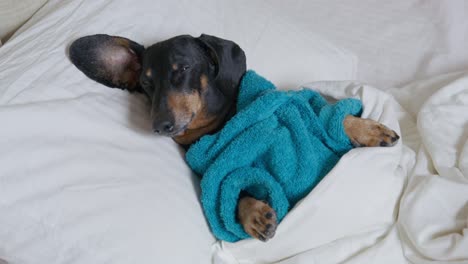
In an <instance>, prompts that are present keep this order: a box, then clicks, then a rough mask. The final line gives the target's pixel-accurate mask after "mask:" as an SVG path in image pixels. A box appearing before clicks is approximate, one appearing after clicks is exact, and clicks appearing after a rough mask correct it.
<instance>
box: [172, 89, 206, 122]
mask: <svg viewBox="0 0 468 264" xmlns="http://www.w3.org/2000/svg"><path fill="white" fill-rule="evenodd" d="M167 104H168V106H169V109H171V111H172V112H173V113H174V119H175V120H179V121H180V122H182V123H185V122H190V121H191V119H192V115H193V114H197V113H198V112H199V111H200V109H201V108H202V102H201V98H200V95H199V94H198V93H197V92H194V93H190V94H187V93H176V92H175V93H171V94H169V95H168V97H167Z"/></svg>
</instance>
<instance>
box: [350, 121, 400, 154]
mask: <svg viewBox="0 0 468 264" xmlns="http://www.w3.org/2000/svg"><path fill="white" fill-rule="evenodd" d="M343 125H344V128H345V132H346V135H348V137H349V139H350V140H351V143H352V144H353V145H354V146H355V147H391V146H394V145H395V144H396V143H397V142H398V139H400V136H399V135H398V134H397V133H396V132H395V131H393V130H391V129H390V128H388V127H386V126H384V125H382V124H380V123H378V122H376V121H374V120H371V119H364V118H358V117H354V116H347V117H346V118H345V120H344V122H343Z"/></svg>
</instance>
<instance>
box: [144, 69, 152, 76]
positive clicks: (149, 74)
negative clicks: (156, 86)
mask: <svg viewBox="0 0 468 264" xmlns="http://www.w3.org/2000/svg"><path fill="white" fill-rule="evenodd" d="M145 74H146V77H151V75H152V72H151V68H148V69H147V70H146V72H145Z"/></svg>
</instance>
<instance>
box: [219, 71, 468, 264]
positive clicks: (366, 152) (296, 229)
mask: <svg viewBox="0 0 468 264" xmlns="http://www.w3.org/2000/svg"><path fill="white" fill-rule="evenodd" d="M461 76H462V77H461ZM458 78H460V79H458ZM305 86H306V87H311V88H314V89H316V90H319V91H321V92H322V93H323V94H326V95H330V96H332V97H335V98H344V97H358V98H361V99H362V101H363V103H364V113H363V116H364V117H367V118H372V119H374V120H379V121H380V122H382V123H384V124H386V125H388V126H390V127H391V128H394V129H396V130H397V131H399V133H401V134H402V138H403V142H402V143H400V144H398V145H397V146H395V147H393V148H360V149H354V150H352V151H351V152H349V153H348V154H346V155H345V156H344V157H343V158H342V159H341V160H340V162H339V163H338V165H337V166H336V167H335V168H334V169H333V170H332V171H331V172H330V173H329V174H328V175H327V176H326V178H325V179H324V180H323V181H322V182H321V183H320V184H319V185H318V186H317V187H316V188H315V189H314V190H313V191H312V192H311V193H310V194H309V195H308V196H307V197H306V198H305V199H304V200H303V201H301V202H300V203H299V204H298V205H297V206H296V207H295V208H294V209H293V210H292V211H291V213H290V214H289V215H287V217H286V218H285V219H284V220H283V222H282V223H281V225H280V226H279V228H278V231H277V235H276V237H275V238H274V239H273V240H271V241H270V242H268V243H267V244H264V243H262V242H259V241H254V240H246V241H241V242H238V243H234V244H232V243H224V242H220V243H219V244H218V245H216V246H215V252H216V261H217V263H272V262H275V263H283V264H286V263H295V264H302V263H304V264H306V263H356V264H357V263H360V264H362V263H389V264H391V263H407V262H408V261H410V263H418V264H419V263H421V264H422V263H448V262H450V263H468V233H467V232H468V171H467V169H468V150H467V149H466V148H468V147H467V146H466V145H465V144H466V142H467V137H468V129H467V128H468V127H467V125H468V75H466V76H464V75H463V74H453V75H448V76H441V77H438V78H434V79H431V80H429V81H424V82H419V83H415V84H412V85H410V86H408V87H405V91H410V92H411V93H416V94H418V97H417V98H416V97H414V96H412V97H410V98H411V104H409V105H405V107H408V109H412V111H414V112H412V113H408V112H406V110H404V109H403V108H402V107H401V106H400V105H399V104H398V103H397V102H396V101H395V100H394V99H393V98H392V97H391V96H390V95H388V94H385V93H383V92H380V91H378V90H376V89H374V88H372V87H369V86H367V85H361V84H357V83H352V82H321V83H312V84H307V85H305ZM404 96H408V95H404V93H401V95H400V97H402V101H404V100H403V97H404ZM406 98H407V99H409V98H408V97H406ZM416 124H417V126H416ZM399 126H400V129H398V127H399ZM407 182H409V183H408V184H407ZM402 193H403V198H402V199H401V195H402ZM400 199H401V200H400ZM402 248H403V250H402ZM405 257H406V258H407V259H405Z"/></svg>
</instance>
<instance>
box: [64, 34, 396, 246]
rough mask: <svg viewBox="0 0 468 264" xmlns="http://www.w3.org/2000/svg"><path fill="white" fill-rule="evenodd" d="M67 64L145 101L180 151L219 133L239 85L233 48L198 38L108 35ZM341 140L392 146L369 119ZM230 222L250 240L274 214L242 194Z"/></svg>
mask: <svg viewBox="0 0 468 264" xmlns="http://www.w3.org/2000/svg"><path fill="white" fill-rule="evenodd" d="M69 55H70V59H71V61H72V62H73V64H75V66H76V67H77V68H78V69H80V70H81V71H82V72H83V73H85V74H86V75H87V76H88V77H89V78H91V79H93V80H95V81H97V82H99V83H101V84H104V85H106V86H109V87H113V88H120V89H126V90H128V91H130V92H143V93H145V94H146V95H147V96H148V98H149V99H150V101H151V113H150V114H151V118H152V128H153V131H154V132H155V133H157V134H159V135H163V136H168V137H171V138H173V139H174V140H175V142H177V143H178V144H180V145H182V146H183V147H184V148H186V149H187V148H188V147H189V146H190V144H192V143H193V142H195V141H196V140H197V139H199V138H200V137H202V136H203V135H206V134H212V133H215V132H217V131H218V130H220V129H221V128H222V127H223V126H224V124H225V123H226V122H227V121H228V120H229V119H230V118H231V117H232V116H233V115H234V114H235V112H236V101H237V93H238V88H239V83H240V80H241V78H242V76H243V74H244V73H245V71H246V57H245V54H244V51H243V50H242V49H241V48H240V47H239V46H238V45H237V44H236V43H234V42H232V41H229V40H225V39H221V38H217V37H214V36H209V35H204V34H202V35H201V36H200V37H198V38H195V37H192V36H189V35H182V36H177V37H174V38H171V39H168V40H165V41H162V42H158V43H156V44H154V45H152V46H150V47H148V48H146V49H145V48H144V47H143V46H142V45H140V44H138V43H136V42H133V41H131V40H129V39H126V38H122V37H115V36H108V35H102V34H101V35H93V36H86V37H83V38H80V39H78V40H76V41H74V42H73V43H72V45H71V46H70V49H69ZM344 128H345V133H346V135H348V137H349V139H350V140H351V142H352V144H353V145H354V146H355V147H373V146H382V147H385V146H393V145H395V144H396V142H397V141H398V139H399V136H398V135H397V134H396V133H395V131H393V130H391V129H389V128H387V127H385V126H384V125H382V124H379V123H377V122H375V121H373V120H370V119H363V118H358V117H354V116H347V117H346V118H345V120H344ZM237 216H238V220H239V222H240V223H241V224H242V226H243V227H244V230H245V231H246V232H247V233H248V234H250V235H251V236H252V237H254V238H257V239H260V240H262V241H267V240H268V239H270V238H272V237H273V236H274V235H275V230H276V227H277V220H276V213H275V211H274V210H273V209H272V208H271V207H270V206H269V205H268V204H267V203H266V202H264V201H259V200H256V199H255V198H253V197H251V196H249V195H248V194H247V193H245V194H242V195H241V197H240V198H239V203H238V210H237Z"/></svg>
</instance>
